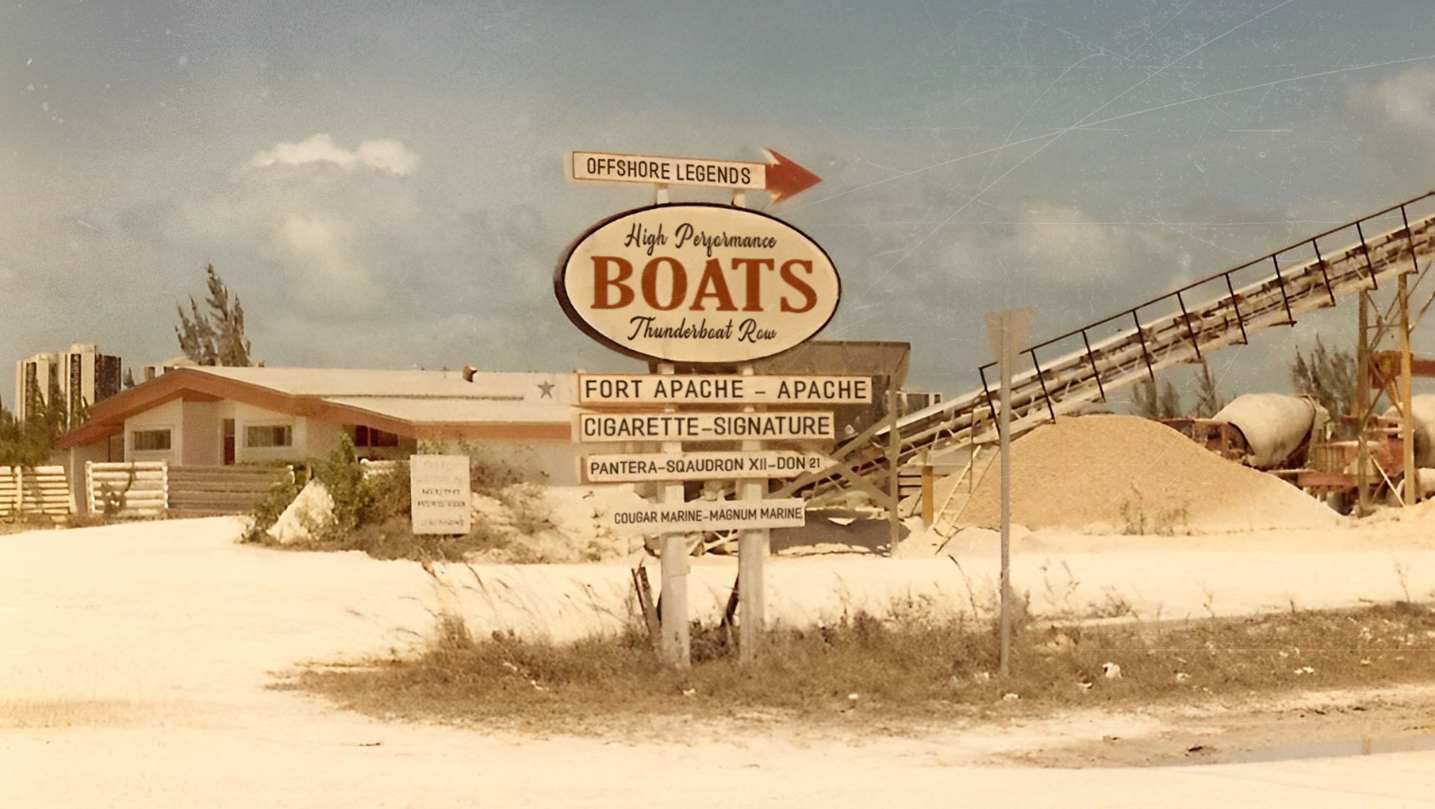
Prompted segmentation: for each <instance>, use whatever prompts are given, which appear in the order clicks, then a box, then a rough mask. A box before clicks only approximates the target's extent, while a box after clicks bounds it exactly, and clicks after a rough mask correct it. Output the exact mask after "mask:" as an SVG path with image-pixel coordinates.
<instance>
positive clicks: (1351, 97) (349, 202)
mask: <svg viewBox="0 0 1435 809" xmlns="http://www.w3.org/2000/svg"><path fill="white" fill-rule="evenodd" d="M1432 138H1435V4H1431V3H1429V2H1428V0H1408V1H1406V0H1372V2H1365V3H1350V2H1348V0H1098V1H1097V2H1091V0H1083V1H1081V2H1077V1H1076V0H1073V1H1072V2H1061V1H1060V0H1027V1H1026V2H1023V1H1022V0H972V2H949V3H944V2H938V0H925V1H922V0H919V1H918V2H883V3H858V2H845V3H824V2H813V1H812V0H800V1H795V2H781V1H780V0H770V1H769V2H760V3H742V2H733V3H710V2H678V1H677V0H674V2H663V3H632V2H605V3H601V4H595V3H556V2H531V3H516V2H511V0H510V1H509V2H499V3H487V2H394V3H381V2H370V1H367V0H355V1H353V2H345V3H338V2H333V3H312V2H310V3H306V2H288V3H267V2H266V3H250V2H243V1H242V0H232V1H229V2H165V1H164V0H153V1H152V2H151V1H148V0H146V1H145V2H138V1H128V2H127V0H106V1H105V2H73V1H72V0H44V1H43V2H41V1H40V0H27V2H24V3H13V2H6V3H5V4H4V5H3V7H0V202H3V203H4V204H3V206H0V363H3V367H6V368H9V367H13V361H14V360H18V359H20V358H21V357H23V356H27V355H29V354H32V353H35V352H38V351H53V350H61V349H63V348H64V347H66V346H68V345H69V344H70V343H72V342H90V343H97V344H99V346H100V347H101V349H102V350H104V351H106V352H107V353H115V354H119V355H121V356H122V357H123V358H124V360H125V363H126V365H127V366H128V367H133V368H135V369H138V367H139V366H141V365H143V364H145V363H149V362H157V361H160V360H162V359H164V358H167V357H170V356H173V355H175V354H177V353H178V345H177V343H176V340H175V337H174V333H173V325H174V322H175V320H176V316H175V306H176V304H178V303H180V302H182V301H184V300H186V299H187V296H189V295H196V296H198V295H200V294H201V293H202V292H203V276H204V268H205V265H206V264H208V263H211V262H212V263H213V264H214V266H215V267H216V269H217V270H218V271H219V273H220V275H221V276H222V277H223V278H224V279H225V280H226V281H227V282H228V284H229V286H230V287H231V288H232V290H233V291H234V292H235V293H237V294H238V295H239V296H240V298H241V299H242V301H243V303H244V306H245V309H246V311H247V315H248V331H249V336H250V339H251V340H252V341H253V345H254V354H255V356H256V357H257V358H259V359H262V360H263V361H265V363H266V364H268V365H271V366H355V367H393V368H411V367H427V368H439V367H452V368H456V367H461V366H462V365H464V364H466V363H467V364H472V365H474V366H476V367H479V368H481V369H485V370H525V369H533V370H550V371H565V370H571V369H575V368H581V369H588V370H616V369H631V368H633V367H634V365H633V362H632V361H631V360H629V359H626V358H622V357H619V356H618V355H615V354H613V353H612V352H610V351H609V350H608V349H605V348H603V347H602V346H600V345H598V344H597V343H594V342H593V341H591V340H590V339H589V338H588V337H586V336H584V335H583V334H582V333H581V332H579V331H578V329H577V328H575V327H574V326H573V325H572V324H571V323H570V322H569V321H568V320H567V319H566V318H565V316H564V315H563V313H562V311H561V310H560V308H559V306H558V304H557V302H556V301H555V300H554V297H553V293H552V275H553V270H554V267H555V265H556V263H557V262H558V261H559V259H560V258H561V257H562V256H563V253H564V251H565V249H566V247H567V246H568V244H569V243H570V242H571V241H572V240H573V239H574V238H575V237H576V236H578V235H579V234H581V233H582V232H583V231H584V230H585V229H586V228H587V227H589V226H590V225H591V224H593V223H594V222H596V221H598V220H600V219H603V218H605V217H607V216H609V215H612V214H614V213H617V212H619V211H622V210H625V209H629V208H635V207H640V206H642V205H646V204H650V203H651V202H652V192H651V190H648V189H646V188H643V187H640V186H620V185H612V186H609V185H599V184H576V183H572V182H569V181H568V180H567V179H566V170H565V159H566V155H567V153H568V152H569V151H572V150H593V151H617V152H637V153H649V154H684V155H693V156H700V157H707V158H716V159H733V160H759V159H761V158H762V151H761V150H762V149H763V148H764V147H769V148H773V149H777V150H778V151H781V152H782V153H784V154H785V155H787V156H789V157H791V158H793V159H794V160H796V161H797V162H799V163H801V164H802V165H804V166H806V167H807V168H809V169H810V170H812V171H813V172H815V173H816V174H818V175H820V176H821V177H822V178H823V182H822V183H821V184H819V185H817V186H815V187H813V188H811V189H809V190H807V191H805V192H804V193H802V194H801V195H799V196H796V197H793V198H791V199H788V200H784V201H782V202H779V203H777V204H771V205H770V204H768V203H767V201H766V199H765V197H763V195H756V197H758V198H757V199H755V200H753V202H754V203H755V204H754V207H758V208H761V209H763V210H766V211H767V212H769V213H772V214H774V215H776V216H779V217H781V218H783V219H785V220H787V221H788V222H790V223H792V224H793V225H795V226H797V227H799V228H801V229H802V230H804V231H805V232H807V233H808V234H809V235H811V236H812V237H813V238H814V239H816V240H817V241H818V242H819V243H821V244H822V245H823V246H824V248H825V249H826V250H827V251H828V253H829V254H830V255H831V256H832V258H833V260H834V262H835V264H836V266H837V268H838V271H839V273H841V275H842V278H843V286H844V297H843V301H842V304H841V307H840V308H839V310H838V313H837V315H836V317H835V318H834V319H833V321H832V322H831V323H830V325H829V326H828V327H827V329H826V330H825V331H824V332H823V333H822V335H821V337H822V338H827V339H854V340H906V341H910V342H911V343H912V345H913V357H912V374H911V378H910V385H911V387H913V388H918V389H930V390H940V391H945V392H946V393H948V394H953V393H958V392H962V391H965V390H969V389H971V388H973V387H974V386H975V385H976V384H977V378H976V375H975V368H976V366H977V365H979V364H981V363H982V362H985V361H986V360H987V359H988V352H989V350H990V349H989V347H988V344H987V339H986V335H985V329H984V326H983V320H982V315H983V313H984V312H988V311H992V310H995V309H1001V308H1007V307H1015V306H1023V307H1032V308H1034V309H1035V310H1036V319H1035V321H1034V325H1033V335H1034V336H1035V337H1037V338H1040V337H1042V336H1051V335H1055V334H1059V333H1062V332H1065V331H1067V330H1069V329H1072V328H1075V327H1077V326H1080V325H1083V324H1084V323H1086V322H1088V321H1092V320H1097V319H1099V318H1102V317H1105V316H1106V315H1108V314H1113V313H1115V312H1117V311H1120V310H1122V309H1125V308H1127V307H1129V306H1131V305H1132V304H1135V303H1138V302H1140V301H1142V300H1145V299H1147V298H1151V297H1154V296H1156V295H1158V294H1160V293H1162V292H1164V291H1166V290H1168V289H1171V288H1173V287H1176V286H1179V285H1181V284H1183V283H1186V282H1188V281H1191V280H1194V279H1196V278H1198V277H1202V276H1205V275H1208V274H1211V273H1214V272H1217V271H1219V270H1222V269H1225V268H1226V267H1229V266H1232V265H1236V264H1240V263H1243V262H1244V261H1246V260H1247V259H1250V258H1253V257H1256V256H1259V255H1262V254H1264V253H1266V252H1268V251H1270V250H1272V249H1274V248H1276V247H1279V246H1281V245H1284V244H1287V243H1291V242H1295V241H1297V240H1299V239H1301V238H1302V237H1305V236H1308V235H1310V234H1313V233H1317V232H1320V231H1322V230H1325V229H1326V228H1328V227H1332V226H1334V225H1336V224H1339V223H1342V222H1345V221H1348V220H1350V219H1353V218H1355V217H1357V216H1360V215H1362V214H1364V213H1367V212H1370V211H1373V210H1377V209H1380V208H1384V207H1386V206H1387V205H1390V204H1392V203H1395V202H1399V201H1401V200H1403V199H1406V198H1409V197H1414V196H1416V195H1418V194H1421V193H1423V192H1425V191H1427V190H1429V189H1431V188H1435V149H1431V148H1430V145H1431V142H1432ZM672 198H673V200H674V201H684V200H703V201H722V199H723V198H722V197H721V196H720V194H719V192H716V191H708V190H703V189H674V191H673V196H672ZM1423 212H1424V213H1429V212H1435V206H1428V207H1427V208H1426V209H1424V211H1423ZM1335 246H1336V245H1332V247H1335ZM1418 297H1419V296H1417V298H1418ZM1417 302H1418V301H1417ZM1354 321H1355V310H1354V307H1353V306H1352V305H1350V304H1345V305H1343V306H1341V307H1339V308H1338V309H1335V310H1331V311H1327V312H1324V313H1321V314H1320V315H1317V316H1312V317H1309V318H1307V319H1305V320H1303V321H1302V322H1301V323H1300V324H1299V326H1298V327H1297V328H1294V329H1283V330H1280V331H1279V332H1274V333H1270V334H1269V335H1268V336H1266V337H1263V338H1261V339H1259V340H1255V341H1253V345H1252V346H1250V347H1247V348H1243V349H1228V350H1226V351H1223V352H1220V353H1218V354H1216V355H1214V356H1213V357H1212V363H1213V368H1214V370H1215V371H1216V374H1217V376H1218V379H1220V380H1221V382H1222V386H1223V388H1224V389H1225V391H1226V392H1227V393H1228V395H1229V394H1233V393H1238V392H1243V391H1245V390H1262V389H1265V390H1269V389H1283V388H1284V386H1285V385H1286V382H1285V372H1284V369H1285V368H1286V366H1287V365H1288V363H1289V360H1290V357H1291V354H1292V352H1293V351H1294V350H1295V348H1296V347H1297V346H1301V345H1307V344H1309V343H1310V342H1311V341H1313V340H1314V339H1315V338H1316V336H1317V335H1320V336H1322V337H1323V338H1324V339H1327V340H1330V341H1333V342H1336V343H1337V344H1340V345H1349V344H1350V343H1351V341H1352V340H1353V337H1354V331H1355V326H1354ZM1432 332H1435V326H1429V325H1425V324H1422V326H1421V328H1420V330H1419V331H1418V332H1417V335H1416V346H1417V349H1420V348H1425V349H1426V350H1427V352H1435V334H1432ZM6 378H7V379H8V377H6ZM1173 378H1174V379H1177V380H1178V381H1181V382H1182V384H1183V385H1185V384H1187V382H1186V381H1185V378H1184V377H1182V376H1180V375H1179V374H1178V375H1175V376H1173ZM9 388H10V386H9V385H8V383H7V384H4V385H0V397H4V398H7V399H8V396H9V393H10V389H9Z"/></svg>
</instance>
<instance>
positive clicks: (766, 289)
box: [553, 203, 842, 363]
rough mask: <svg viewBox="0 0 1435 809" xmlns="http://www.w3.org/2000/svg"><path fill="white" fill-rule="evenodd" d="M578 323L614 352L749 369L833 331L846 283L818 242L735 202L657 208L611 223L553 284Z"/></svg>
mask: <svg viewBox="0 0 1435 809" xmlns="http://www.w3.org/2000/svg"><path fill="white" fill-rule="evenodd" d="M553 286H554V291H555V292H556V293H557V295H558V302H559V303H560V304H561V305H562V306H563V311H565V312H567V313H568V318H569V319H570V320H572V321H573V323H574V324H575V325H577V326H578V328H580V329H582V330H583V331H585V332H587V333H588V334H589V336H591V337H593V338H594V339H596V340H598V341H599V342H601V343H603V344H604V345H607V346H608V347H609V348H612V349H615V350H617V351H621V352H623V353H625V354H631V355H633V356H636V357H643V358H646V359H653V360H659V361H665V362H683V363H741V362H748V361H751V360H756V359H761V358H763V357H770V356H772V355H774V354H778V353H781V352H783V351H786V350H787V349H789V348H792V347H793V346H796V345H798V344H799V343H802V342H803V341H805V340H807V339H809V338H811V337H812V336H813V335H815V334H817V333H818V332H819V331H822V328H823V327H824V326H826V325H827V322H828V321H829V320H831V319H832V315H833V314H834V313H836V311H837V302H838V300H839V299H840V298H841V296H842V283H841V281H840V279H838V277H837V268H836V267H834V266H833V265H832V259H830V258H829V257H828V256H827V253H826V252H825V251H824V250H823V249H822V248H821V247H820V246H818V244H817V242H814V241H813V240H812V239H810V238H808V237H807V234H805V233H803V232H802V231H800V230H798V229H797V228H794V227H792V226H791V225H789V224H787V223H786V222H783V221H782V220H780V219H776V218H774V217H771V216H768V215H767V214H764V213H759V212H757V211H749V210H747V209H745V208H733V207H729V206H726V205H708V204H689V203H681V204H672V205H654V206H652V207H648V208H638V209H636V210H632V211H626V212H624V213H621V214H618V215H617V216H613V217H610V218H608V219H605V220H603V221H602V222H599V223H598V224H597V225H595V226H594V227H593V228H591V229H590V230H589V231H588V232H587V233H585V234H583V236H582V237H581V238H579V239H578V241H577V242H575V243H574V245H573V247H572V248H570V249H569V251H568V255H567V256H566V257H565V258H564V261H563V264H562V265H560V266H559V268H558V273H557V275H556V276H555V277H554V280H553Z"/></svg>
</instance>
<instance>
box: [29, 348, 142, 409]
mask: <svg viewBox="0 0 1435 809" xmlns="http://www.w3.org/2000/svg"><path fill="white" fill-rule="evenodd" d="M122 365H123V363H122V362H121V360H120V358H119V357H116V356H112V355H109V354H101V353H100V352H99V350H98V348H96V346H95V345H94V344H93V343H75V344H74V345H72V346H70V347H69V349H68V350H66V351H62V352H53V353H42V354H35V355H33V356H30V357H26V358H25V359H23V360H20V361H19V362H17V363H15V416H16V418H18V419H21V420H23V419H25V418H26V417H27V416H28V415H29V413H30V408H31V407H32V406H33V404H34V403H35V402H40V403H43V404H45V405H47V406H48V405H51V404H54V400H53V397H54V396H55V395H56V394H58V395H59V397H60V402H62V403H63V404H64V405H65V412H66V414H67V416H73V414H75V413H79V412H80V411H82V410H83V409H84V408H86V407H92V406H93V405H95V404H97V403H99V402H101V401H103V400H105V399H108V398H109V397H111V396H113V395H115V394H116V393H119V392H120V386H121V383H122V378H123V374H124V371H123V367H122Z"/></svg>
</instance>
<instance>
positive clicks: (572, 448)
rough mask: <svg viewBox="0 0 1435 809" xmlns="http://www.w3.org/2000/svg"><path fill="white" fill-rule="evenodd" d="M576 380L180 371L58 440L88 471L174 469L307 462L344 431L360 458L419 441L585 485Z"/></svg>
mask: <svg viewBox="0 0 1435 809" xmlns="http://www.w3.org/2000/svg"><path fill="white" fill-rule="evenodd" d="M575 394H576V384H575V378H574V376H573V375H572V374H545V373H477V374H474V376H473V380H472V381H466V380H465V379H464V373H463V372H462V371H412V370H370V369H348V368H227V367H210V366H194V367H176V368H172V369H171V370H169V371H167V372H166V373H163V374H161V375H159V376H156V377H155V378H154V379H151V380H148V381H146V382H143V383H141V384H139V385H136V386H135V387H133V388H130V389H128V390H125V391H122V392H121V393H119V394H117V395H115V396H111V397H109V398H107V399H106V400H105V401H103V402H101V403H100V404H97V405H96V406H95V407H93V408H92V409H91V410H90V419H89V421H88V422H86V423H85V424H83V425H81V426H79V427H78V428H76V429H75V430H73V431H72V432H70V433H67V434H66V435H64V436H62V437H61V438H60V440H59V441H58V442H56V449H57V450H58V451H60V452H61V454H62V456H64V458H65V462H66V463H67V465H68V466H69V467H70V474H71V479H72V480H75V479H76V478H77V476H78V477H79V478H80V479H82V478H83V475H84V464H85V461H95V462H103V461H156V460H164V461H168V462H169V463H170V464H172V465H176V466H221V465H231V464H243V463H270V462H303V461H306V460H309V459H311V458H320V457H324V456H326V455H328V454H329V453H330V452H332V451H333V450H334V449H335V448H336V447H337V446H338V445H339V441H340V436H341V435H342V434H344V433H348V435H349V436H350V437H351V438H352V439H353V441H354V444H355V449H356V450H357V452H358V454H359V456H360V457H367V458H375V459H378V458H406V457H408V456H409V455H410V454H413V453H414V451H415V450H416V448H417V445H418V442H420V441H444V442H466V443H468V444H469V445H471V446H472V447H473V448H474V450H475V451H476V452H478V453H480V454H485V453H486V454H490V455H491V456H492V457H493V459H494V460H495V462H498V463H502V464H503V465H504V466H506V467H508V468H510V469H513V470H515V471H518V472H521V473H524V474H525V475H527V476H530V477H533V478H535V479H543V480H548V481H550V482H553V483H558V484H572V483H576V482H577V476H578V464H577V445H575V444H574V443H573V442H572V437H571V424H572V420H573V416H574V413H575V403H576V395H575Z"/></svg>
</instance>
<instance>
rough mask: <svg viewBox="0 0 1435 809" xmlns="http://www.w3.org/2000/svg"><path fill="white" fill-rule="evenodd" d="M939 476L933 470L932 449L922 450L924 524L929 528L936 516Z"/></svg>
mask: <svg viewBox="0 0 1435 809" xmlns="http://www.w3.org/2000/svg"><path fill="white" fill-rule="evenodd" d="M936 491H937V475H936V472H935V471H934V470H933V469H932V456H931V450H930V449H923V450H922V522H923V523H926V525H927V526H928V527H930V526H931V525H932V518H933V517H935V516H936V514H935V511H936V503H934V502H932V501H933V500H935V499H936V496H937V494H936Z"/></svg>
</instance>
